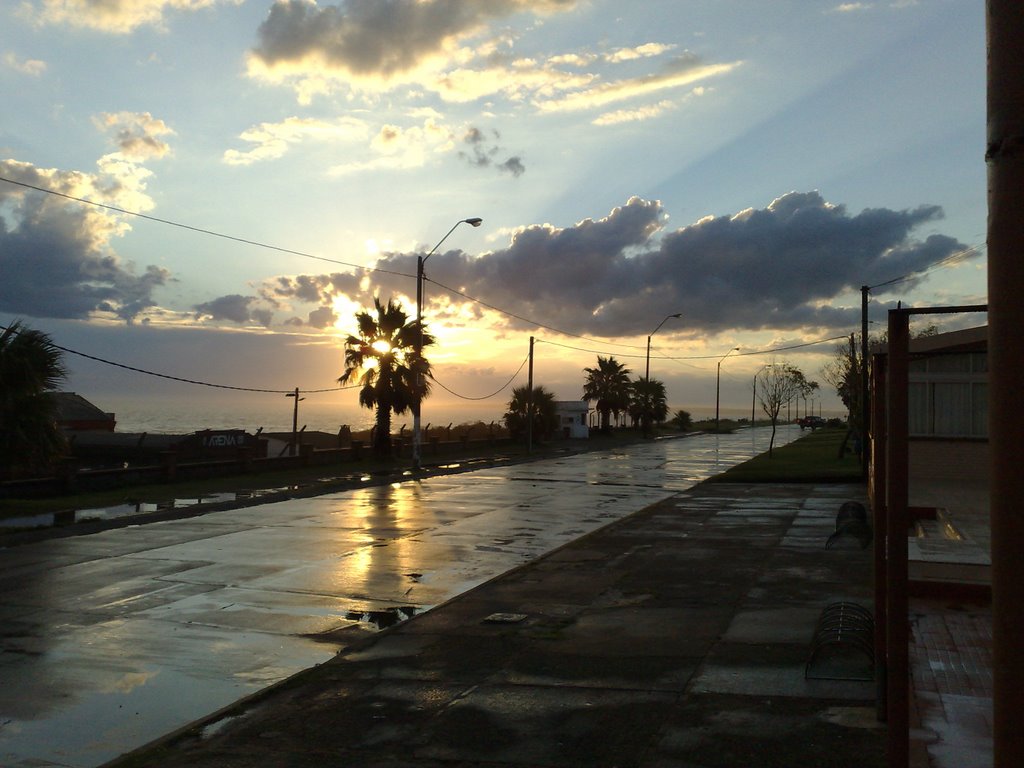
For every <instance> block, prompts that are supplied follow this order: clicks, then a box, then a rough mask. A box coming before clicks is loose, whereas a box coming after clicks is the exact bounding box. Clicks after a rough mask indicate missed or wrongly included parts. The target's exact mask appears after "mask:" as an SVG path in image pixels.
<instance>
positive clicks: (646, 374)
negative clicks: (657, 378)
mask: <svg viewBox="0 0 1024 768" xmlns="http://www.w3.org/2000/svg"><path fill="white" fill-rule="evenodd" d="M682 316H683V313H682V312H676V313H675V314H674V315H669V316H668V317H666V318H665V319H664V320H662V321H661V322H660V323H658V327H657V328H655V329H654V330H653V331H651V336H653V335H654V334H656V333H657V332H658V331H660V330H661V326H663V325H664V324H665V323H667V322H668V321H669V319H670V318H673V317H682ZM651 336H648V337H647V367H646V369H645V370H644V378H645V379H647V381H650V380H651Z"/></svg>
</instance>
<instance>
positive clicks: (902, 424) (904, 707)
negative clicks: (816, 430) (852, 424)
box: [885, 309, 910, 768]
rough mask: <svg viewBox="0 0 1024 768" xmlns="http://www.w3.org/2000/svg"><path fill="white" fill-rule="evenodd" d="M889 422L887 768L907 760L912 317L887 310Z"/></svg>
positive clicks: (904, 764) (902, 766)
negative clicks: (909, 405) (909, 411)
mask: <svg viewBox="0 0 1024 768" xmlns="http://www.w3.org/2000/svg"><path fill="white" fill-rule="evenodd" d="M888 369H889V370H888V377H887V378H888V387H887V390H888V397H887V400H888V404H887V406H886V414H887V421H888V428H887V430H886V432H887V440H886V464H887V469H886V477H887V479H888V483H887V488H886V505H885V508H886V530H885V536H886V560H887V563H888V565H887V567H886V576H887V579H888V585H889V588H888V590H887V593H886V643H887V646H888V648H887V651H886V660H887V663H886V675H887V677H886V688H887V695H886V714H887V721H888V761H887V763H886V764H887V765H888V766H889V768H906V767H907V765H908V764H909V761H910V658H909V656H910V649H909V644H910V629H909V626H908V625H909V618H908V614H909V599H908V596H907V588H908V574H907V528H908V524H909V519H908V518H909V510H908V506H909V455H908V454H909V436H910V435H909V420H908V417H907V408H908V400H909V381H910V318H909V315H908V313H907V312H906V311H905V310H898V309H894V310H890V311H889V360H888Z"/></svg>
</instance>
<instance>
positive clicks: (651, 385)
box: [629, 378, 668, 436]
mask: <svg viewBox="0 0 1024 768" xmlns="http://www.w3.org/2000/svg"><path fill="white" fill-rule="evenodd" d="M629 415H630V417H631V418H632V419H633V422H634V423H639V424H640V426H641V427H642V428H643V431H644V435H647V436H650V434H651V426H652V425H653V424H660V423H661V422H663V421H665V419H667V418H668V399H667V397H666V395H665V382H663V381H658V380H657V379H644V378H640V379H637V380H636V381H634V382H633V384H632V386H631V388H630V397H629Z"/></svg>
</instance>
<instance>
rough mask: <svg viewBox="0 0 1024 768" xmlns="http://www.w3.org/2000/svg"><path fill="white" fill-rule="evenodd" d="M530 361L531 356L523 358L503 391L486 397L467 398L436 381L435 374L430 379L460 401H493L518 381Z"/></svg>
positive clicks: (502, 388) (503, 387)
mask: <svg viewBox="0 0 1024 768" xmlns="http://www.w3.org/2000/svg"><path fill="white" fill-rule="evenodd" d="M529 359H530V356H529V355H527V356H526V357H524V358H523V362H521V363H520V364H519V368H518V369H517V370H516V372H515V373H513V374H512V378H510V379H509V380H508V381H506V382H505V383H504V384H503V385H502V387H501V389H499V390H498V391H497V392H495V393H493V394H490V395H486V396H484V397H469V396H467V395H460V394H459V393H458V392H453V391H452V390H450V389H448V387H446V386H445V385H444V384H442V383H441V382H440V381H438V380H437V379H436V378H435V377H434V374H432V373H431V374H430V378H431V379H432V380H433V381H434V383H435V384H437V386H439V387H440V388H441V389H443V390H444V391H445V392H447V393H448V394H450V395H455V397H457V398H459V399H461V400H490V399H491V398H492V397H497V396H498V395H500V394H501V393H502V392H504V391H505V390H506V389H507V388H508V385H509V384H511V383H512V382H513V381H515V380H516V376H518V375H519V373H520V372H521V371H522V370H523V366H524V365H526V361H527V360H529Z"/></svg>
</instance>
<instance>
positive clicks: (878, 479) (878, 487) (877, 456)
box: [861, 355, 888, 723]
mask: <svg viewBox="0 0 1024 768" xmlns="http://www.w3.org/2000/svg"><path fill="white" fill-rule="evenodd" d="M885 360H886V356H885V355H875V359H874V360H873V361H872V363H871V388H872V391H873V393H875V394H877V395H878V396H877V397H873V398H872V399H871V400H872V404H871V414H870V415H871V444H870V445H869V444H867V443H865V444H864V445H863V446H862V447H861V450H863V451H865V452H867V451H872V452H873V456H872V457H871V462H872V465H873V467H874V471H873V472H872V473H871V484H870V497H871V503H872V510H871V511H872V517H873V521H874V530H875V536H874V542H873V550H874V595H875V599H874V603H875V606H874V608H875V636H874V641H875V696H876V698H877V701H876V702H875V713H876V715H877V718H878V720H879V722H883V723H884V722H885V720H886V718H887V717H888V714H887V707H886V695H887V692H888V681H887V680H888V678H887V674H888V667H887V660H886V656H885V654H886V648H887V647H888V645H887V643H886V628H887V626H888V620H887V619H886V615H887V614H886V599H885V596H886V593H887V589H888V576H887V574H886V561H885V551H886V550H885V547H886V538H885V534H884V532H885V530H886V529H887V526H888V523H887V519H888V517H887V513H886V509H885V487H886V483H887V480H886V477H885V467H886V463H887V462H886V458H885V457H886V450H887V448H886V440H887V439H888V437H887V435H886V432H885V426H886V415H885V396H884V392H885V382H886V370H885Z"/></svg>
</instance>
